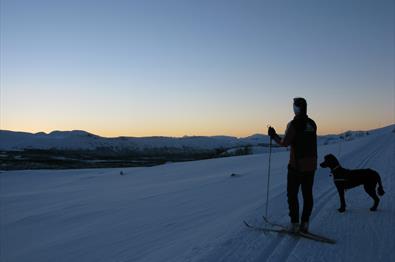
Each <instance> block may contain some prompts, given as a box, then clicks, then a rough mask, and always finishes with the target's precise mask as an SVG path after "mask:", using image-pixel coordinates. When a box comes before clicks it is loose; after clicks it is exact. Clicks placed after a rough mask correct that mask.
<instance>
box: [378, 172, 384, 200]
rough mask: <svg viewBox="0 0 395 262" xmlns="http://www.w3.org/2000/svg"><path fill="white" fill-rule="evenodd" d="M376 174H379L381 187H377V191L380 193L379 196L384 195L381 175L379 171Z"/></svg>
mask: <svg viewBox="0 0 395 262" xmlns="http://www.w3.org/2000/svg"><path fill="white" fill-rule="evenodd" d="M376 174H377V183H378V184H379V187H378V188H377V193H378V194H379V196H382V195H384V194H385V192H384V188H383V184H382V183H381V177H380V175H379V173H377V172H376Z"/></svg>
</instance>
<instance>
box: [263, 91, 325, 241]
mask: <svg viewBox="0 0 395 262" xmlns="http://www.w3.org/2000/svg"><path fill="white" fill-rule="evenodd" d="M293 110H294V113H295V117H294V119H293V120H292V121H291V122H289V123H288V125H287V129H286V131H285V136H284V138H282V139H281V137H280V136H279V135H278V134H277V133H276V130H275V129H274V128H273V127H269V129H268V135H269V136H270V138H271V139H273V140H274V141H275V142H276V143H277V144H279V145H281V146H284V147H287V146H289V145H291V151H290V159H289V163H288V176H287V196H288V207H289V216H290V219H291V225H290V230H291V231H294V232H297V231H301V232H306V233H307V232H308V230H309V218H310V215H311V211H312V210H313V183H314V173H315V170H316V169H317V126H316V124H315V122H314V121H313V120H312V119H310V118H309V117H308V116H307V102H306V100H305V99H304V98H301V97H297V98H294V100H293ZM299 187H301V188H302V195H303V212H302V217H301V224H299V201H298V192H299Z"/></svg>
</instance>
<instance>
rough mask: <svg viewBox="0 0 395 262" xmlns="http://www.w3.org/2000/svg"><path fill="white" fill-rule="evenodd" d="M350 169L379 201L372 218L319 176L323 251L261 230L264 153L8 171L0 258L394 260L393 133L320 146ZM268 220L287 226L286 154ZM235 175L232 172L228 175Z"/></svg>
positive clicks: (0, 195)
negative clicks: (376, 188) (378, 193)
mask: <svg viewBox="0 0 395 262" xmlns="http://www.w3.org/2000/svg"><path fill="white" fill-rule="evenodd" d="M340 148H341V156H340V161H341V163H342V165H343V166H344V167H346V168H352V169H354V168H365V167H369V168H373V169H375V170H377V171H378V172H379V173H380V174H381V177H382V180H383V184H384V189H385V191H386V194H385V195H384V196H383V197H382V201H381V203H380V207H379V210H378V211H377V212H370V211H369V207H370V206H371V205H372V200H371V199H370V198H369V196H368V195H367V194H366V193H365V192H364V190H363V189H362V187H359V188H355V189H352V190H349V191H348V192H347V193H346V201H347V208H348V210H347V212H346V213H344V214H340V213H338V212H337V210H336V209H337V208H338V205H339V199H338V195H337V192H336V189H335V187H334V184H333V181H332V178H331V177H330V176H329V170H327V169H318V170H317V172H316V177H315V184H314V197H315V198H314V201H315V204H314V210H313V215H312V218H311V226H310V228H311V231H312V232H316V233H319V234H323V235H326V236H328V237H331V238H334V239H336V240H337V241H338V243H337V244H336V245H327V244H322V243H318V242H313V241H309V240H306V239H295V238H293V237H290V236H280V235H276V234H267V235H264V234H262V233H258V232H255V231H251V230H248V229H247V228H246V227H245V226H244V225H243V223H242V221H243V220H245V219H246V220H248V221H250V222H251V223H255V224H257V225H263V224H264V223H263V221H262V219H261V215H262V214H263V212H264V208H265V201H266V191H265V190H266V181H267V177H266V175H267V160H268V159H267V157H268V156H267V154H262V155H251V156H244V157H233V158H223V159H212V160H205V161H195V162H185V163H174V164H167V165H162V166H156V167H151V168H129V169H122V170H123V172H124V173H125V175H124V176H120V175H119V172H120V170H121V169H92V170H64V171H51V170H47V171H15V172H3V173H1V174H0V260H1V261H7V262H8V261H10V262H13V261H105V262H110V261H208V262H210V261H216V262H217V261H227V262H230V261H237V262H239V261H331V262H332V261H395V251H394V250H395V241H393V239H394V235H395V223H394V222H395V205H394V201H395V193H394V192H393V191H394V176H395V164H394V163H395V161H394V156H395V152H394V150H395V133H393V132H390V131H388V132H378V133H377V134H372V135H369V136H366V137H363V138H360V139H356V140H354V141H350V142H346V143H343V144H342V145H341V147H340V145H337V144H334V145H328V146H321V147H319V160H322V159H323V156H324V155H325V154H327V153H335V154H336V155H338V153H339V151H340ZM272 161H273V162H272V177H271V185H270V205H269V218H270V219H271V220H273V221H276V222H278V223H282V224H286V223H288V207H287V200H286V192H285V189H286V164H287V161H288V152H278V153H274V154H273V155H272ZM232 173H236V174H239V176H235V177H231V176H230V174H232Z"/></svg>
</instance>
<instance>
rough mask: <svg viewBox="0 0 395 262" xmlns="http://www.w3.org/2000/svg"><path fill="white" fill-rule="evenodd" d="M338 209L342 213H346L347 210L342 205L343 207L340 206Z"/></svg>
mask: <svg viewBox="0 0 395 262" xmlns="http://www.w3.org/2000/svg"><path fill="white" fill-rule="evenodd" d="M337 211H339V212H340V213H344V212H345V211H346V209H345V208H342V207H341V208H338V209H337Z"/></svg>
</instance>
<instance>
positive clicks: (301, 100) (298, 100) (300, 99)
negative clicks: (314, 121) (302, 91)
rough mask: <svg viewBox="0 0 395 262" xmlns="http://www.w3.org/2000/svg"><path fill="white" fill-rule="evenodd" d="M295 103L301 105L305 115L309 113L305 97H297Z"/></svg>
mask: <svg viewBox="0 0 395 262" xmlns="http://www.w3.org/2000/svg"><path fill="white" fill-rule="evenodd" d="M294 105H295V106H297V107H299V108H300V110H301V113H302V114H303V115H306V114H307V102H306V99H304V98H303V97H295V98H294Z"/></svg>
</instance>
